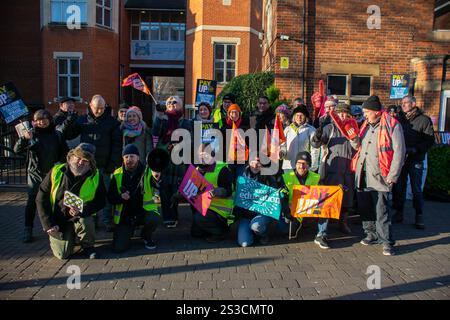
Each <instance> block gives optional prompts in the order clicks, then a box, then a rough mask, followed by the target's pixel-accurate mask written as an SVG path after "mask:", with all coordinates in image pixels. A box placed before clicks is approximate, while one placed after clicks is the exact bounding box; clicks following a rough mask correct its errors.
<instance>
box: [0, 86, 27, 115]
mask: <svg viewBox="0 0 450 320" xmlns="http://www.w3.org/2000/svg"><path fill="white" fill-rule="evenodd" d="M27 114H28V109H27V106H26V105H25V103H24V102H23V100H22V98H21V97H20V94H19V91H17V89H16V87H15V86H14V84H13V83H12V82H8V83H6V84H4V85H2V86H0V115H1V116H2V117H3V119H4V120H5V122H6V123H7V124H9V123H11V122H13V121H14V120H17V119H19V118H20V117H22V116H25V115H27Z"/></svg>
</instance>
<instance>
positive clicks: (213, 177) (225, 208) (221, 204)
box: [205, 162, 234, 225]
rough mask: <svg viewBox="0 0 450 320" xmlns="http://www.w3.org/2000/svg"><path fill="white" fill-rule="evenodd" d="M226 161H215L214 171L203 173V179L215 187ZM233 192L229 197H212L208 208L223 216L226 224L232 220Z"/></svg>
mask: <svg viewBox="0 0 450 320" xmlns="http://www.w3.org/2000/svg"><path fill="white" fill-rule="evenodd" d="M226 166H227V164H226V163H222V162H218V163H216V167H215V169H214V172H207V173H206V174H205V179H206V180H207V181H208V182H209V183H211V184H212V185H213V186H214V188H217V187H218V185H217V180H218V179H219V174H220V171H221V170H222V169H223V168H224V167H226ZM233 199H234V193H233V194H232V195H231V197H229V198H217V197H213V198H212V201H211V204H210V206H209V209H211V210H212V211H215V212H217V213H218V214H219V215H221V216H222V217H223V218H225V219H226V220H227V224H228V225H230V224H232V223H233V222H234V216H233V214H232V212H233V204H234V200H233Z"/></svg>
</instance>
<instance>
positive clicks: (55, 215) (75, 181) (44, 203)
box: [36, 164, 106, 232]
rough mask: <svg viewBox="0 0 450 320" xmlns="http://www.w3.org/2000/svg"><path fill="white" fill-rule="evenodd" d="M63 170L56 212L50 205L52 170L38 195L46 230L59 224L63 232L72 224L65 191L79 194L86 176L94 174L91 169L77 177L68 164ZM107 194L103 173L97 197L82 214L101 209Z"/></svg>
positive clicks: (86, 215) (57, 195)
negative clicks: (65, 203) (65, 199)
mask: <svg viewBox="0 0 450 320" xmlns="http://www.w3.org/2000/svg"><path fill="white" fill-rule="evenodd" d="M62 170H63V171H64V175H63V177H62V180H61V184H60V186H59V188H58V192H57V193H56V205H55V212H52V208H51V205H50V191H51V188H52V181H51V171H50V172H49V173H48V174H47V175H46V176H45V178H44V181H42V183H41V185H40V187H39V192H38V194H37V197H36V206H37V211H38V214H39V218H40V220H41V224H42V227H43V228H44V231H45V230H48V229H50V228H51V227H53V226H56V225H57V226H59V228H60V230H61V232H64V230H65V229H66V228H67V226H69V225H70V224H72V222H71V221H69V219H70V218H71V216H70V215H69V208H67V207H66V206H65V205H64V204H63V201H64V192H65V191H66V190H67V191H70V192H72V193H74V194H76V195H78V194H79V193H80V189H81V186H82V185H83V183H84V181H85V180H86V178H87V177H88V176H89V175H92V174H93V172H92V171H89V172H88V173H86V174H85V175H84V176H80V177H75V176H74V175H73V174H72V172H71V171H70V169H69V168H68V165H67V164H66V165H65V166H64V167H63V169H62ZM105 194H106V188H105V184H104V182H103V177H102V175H100V180H99V185H98V188H97V191H96V193H95V197H94V199H93V200H92V201H90V202H88V203H87V204H85V205H84V207H83V212H82V214H81V215H80V216H81V217H88V216H91V215H92V214H94V213H96V212H98V211H100V210H101V209H102V208H103V207H104V206H105Z"/></svg>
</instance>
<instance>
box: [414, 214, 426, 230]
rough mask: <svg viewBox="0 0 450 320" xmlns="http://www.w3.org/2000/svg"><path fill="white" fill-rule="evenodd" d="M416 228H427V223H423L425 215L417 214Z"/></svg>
mask: <svg viewBox="0 0 450 320" xmlns="http://www.w3.org/2000/svg"><path fill="white" fill-rule="evenodd" d="M415 226H416V229H419V230H423V229H425V224H424V223H423V215H416V223H415Z"/></svg>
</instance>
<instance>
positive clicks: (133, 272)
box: [0, 191, 450, 300]
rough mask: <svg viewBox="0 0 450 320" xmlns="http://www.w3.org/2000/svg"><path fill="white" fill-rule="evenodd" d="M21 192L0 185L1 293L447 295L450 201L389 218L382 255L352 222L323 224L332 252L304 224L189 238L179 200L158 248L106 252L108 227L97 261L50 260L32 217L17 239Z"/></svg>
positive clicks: (325, 296) (158, 234)
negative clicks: (75, 271)
mask: <svg viewBox="0 0 450 320" xmlns="http://www.w3.org/2000/svg"><path fill="white" fill-rule="evenodd" d="M25 201H26V194H25V193H23V192H5V191H3V192H0V228H1V232H0V299H2V300H4V299H21V300H22V299H25V300H29V299H33V300H42V299H45V300H47V299H74V300H80V299H89V300H91V299H176V300H180V299H205V300H208V299H213V300H219V299H259V300H266V299H288V300H311V299H348V300H353V299H369V300H372V299H389V300H391V299H394V300H403V299H418V300H422V299H439V300H441V299H444V300H448V299H450V205H449V204H445V203H438V202H426V205H425V212H426V216H427V229H426V230H423V231H421V230H416V229H414V228H413V225H412V222H413V221H412V218H413V212H412V208H411V204H410V203H408V205H407V210H408V212H407V217H406V221H405V223H404V224H402V225H394V227H393V228H394V236H395V239H396V240H397V246H396V249H397V255H396V256H393V257H385V256H383V255H382V254H381V248H380V246H370V247H364V246H362V245H360V244H359V240H360V237H361V235H362V231H361V227H360V225H359V224H358V221H357V219H355V220H353V223H352V224H351V227H352V230H353V231H354V235H353V236H343V235H342V234H340V233H339V232H338V231H337V226H336V225H335V224H331V225H330V232H329V233H330V234H329V238H330V240H331V241H330V244H331V246H332V249H330V250H321V249H320V248H318V247H317V246H316V245H315V244H314V243H313V242H312V240H313V237H314V231H315V224H314V223H309V226H308V227H307V228H306V229H304V230H303V231H302V232H301V233H300V236H299V239H297V240H291V241H288V240H287V239H285V238H283V237H280V236H277V235H275V234H274V233H275V230H271V231H272V239H271V242H270V243H269V245H266V246H262V245H256V246H254V247H249V248H240V247H238V246H237V244H236V240H235V239H236V227H235V226H233V228H232V232H231V234H230V235H229V237H228V239H227V240H226V241H224V242H222V243H219V244H209V243H206V242H204V241H202V240H199V239H192V238H191V237H190V235H189V228H190V222H191V221H190V210H189V209H188V207H185V206H184V207H181V213H180V224H179V227H177V228H176V229H164V228H160V229H158V230H157V231H156V233H155V241H156V242H157V244H158V248H157V250H155V251H154V252H149V251H148V250H145V249H144V248H143V245H142V242H141V241H139V240H138V239H136V241H135V243H134V245H133V248H132V249H131V250H130V251H129V252H127V253H125V254H121V255H120V254H114V253H112V252H111V250H110V240H111V234H107V233H104V232H102V231H100V232H98V235H97V244H96V246H97V249H98V251H99V254H100V258H99V259H97V260H86V259H84V258H83V256H81V255H80V254H78V255H75V256H74V257H73V258H72V259H70V260H68V261H59V260H57V259H56V258H53V257H52V255H51V251H50V249H49V245H48V240H47V237H46V235H45V234H44V232H43V231H42V230H41V229H40V224H39V222H38V220H36V224H35V230H34V234H35V241H34V242H33V243H31V244H23V243H22V242H21V237H22V229H23V210H24V206H25ZM71 265H77V266H79V267H80V270H81V289H80V290H77V289H73V290H69V288H68V287H67V285H66V282H67V279H68V277H69V275H70V274H69V273H67V269H68V267H69V266H71ZM370 265H377V266H379V267H380V270H381V289H378V290H377V289H375V290H369V289H368V288H367V277H368V276H367V275H366V271H367V267H368V266H370Z"/></svg>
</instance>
